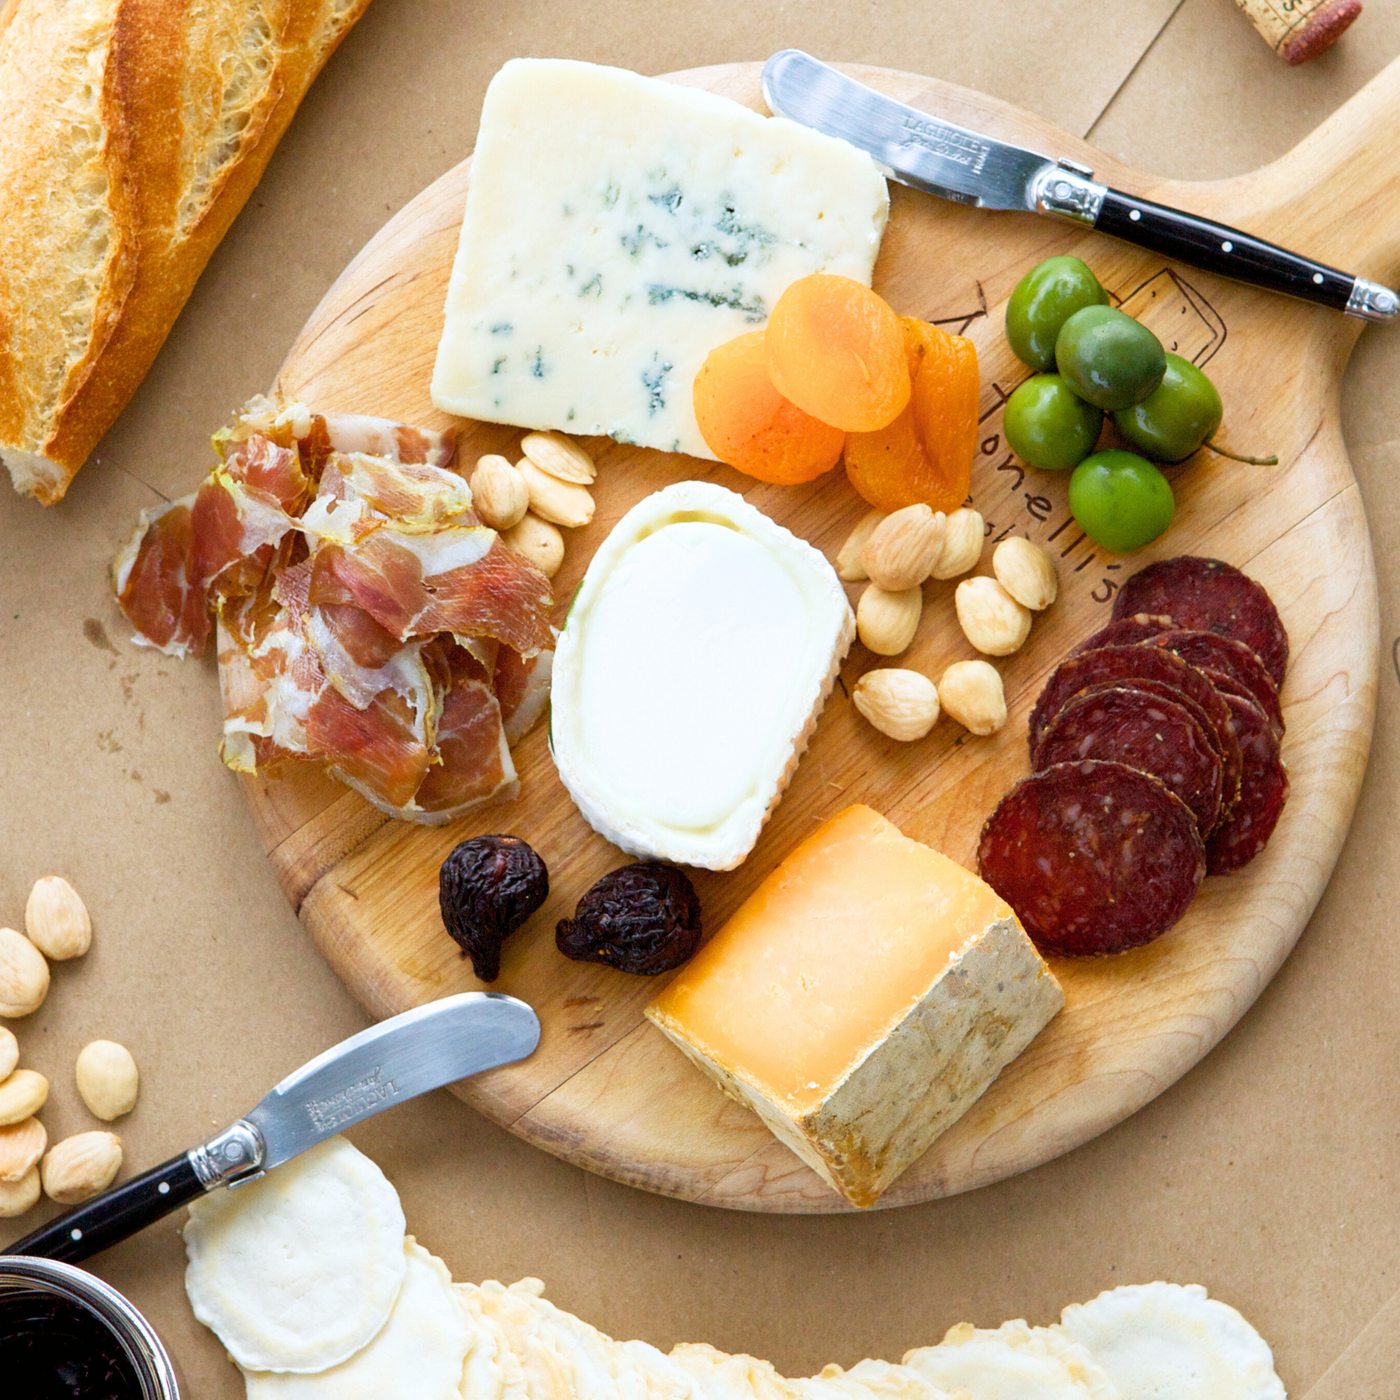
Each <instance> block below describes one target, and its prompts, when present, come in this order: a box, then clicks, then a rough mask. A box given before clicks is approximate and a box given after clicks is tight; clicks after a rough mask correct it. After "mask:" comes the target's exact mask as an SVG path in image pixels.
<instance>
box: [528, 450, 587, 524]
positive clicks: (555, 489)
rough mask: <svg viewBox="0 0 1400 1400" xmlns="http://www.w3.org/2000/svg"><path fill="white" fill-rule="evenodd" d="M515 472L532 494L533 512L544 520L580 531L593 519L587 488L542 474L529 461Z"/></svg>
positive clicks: (546, 473) (531, 504)
mask: <svg viewBox="0 0 1400 1400" xmlns="http://www.w3.org/2000/svg"><path fill="white" fill-rule="evenodd" d="M516 470H517V471H518V472H519V473H520V474H521V476H523V477H524V478H525V485H526V486H527V487H529V490H530V509H531V510H532V511H534V513H535V514H536V515H538V516H539V518H540V519H541V520H548V521H550V522H551V523H552V524H555V525H562V526H564V528H565V529H568V530H577V529H578V527H579V526H580V525H587V524H588V522H589V521H590V520H592V519H593V497H592V496H591V495H590V494H589V491H588V488H587V487H586V486H575V485H573V484H572V483H571V482H568V481H560V480H559V478H558V477H557V476H550V475H549V473H548V472H542V471H541V470H540V469H539V468H538V467H537V466H536V465H535V464H534V463H533V462H532V461H531V460H530V459H529V458H528V457H525V458H523V459H522V460H521V462H520V465H519V466H518V467H517V468H516Z"/></svg>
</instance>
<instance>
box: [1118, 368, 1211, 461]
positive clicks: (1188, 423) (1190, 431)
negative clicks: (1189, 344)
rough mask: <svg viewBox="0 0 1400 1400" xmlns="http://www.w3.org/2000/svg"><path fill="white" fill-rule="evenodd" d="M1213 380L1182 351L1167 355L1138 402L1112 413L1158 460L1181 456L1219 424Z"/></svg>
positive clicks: (1135, 443) (1125, 431) (1134, 441)
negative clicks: (1155, 383)
mask: <svg viewBox="0 0 1400 1400" xmlns="http://www.w3.org/2000/svg"><path fill="white" fill-rule="evenodd" d="M1223 413H1224V409H1223V408H1222V407H1221V404H1220V395H1219V394H1218V393H1217V392H1216V389H1215V385H1214V384H1212V383H1211V382H1210V380H1209V379H1207V378H1206V376H1205V375H1204V374H1203V373H1202V372H1201V371H1200V370H1198V369H1197V368H1196V366H1195V365H1193V364H1192V363H1191V361H1190V360H1183V359H1182V358H1181V356H1180V355H1170V354H1169V355H1168V356H1167V372H1166V374H1164V375H1163V376H1162V382H1161V383H1160V384H1159V385H1158V386H1157V387H1156V388H1155V389H1154V390H1153V391H1152V392H1151V393H1150V394H1149V395H1148V396H1147V397H1146V398H1145V399H1143V401H1142V402H1141V403H1135V404H1133V406H1132V407H1131V408H1120V409H1119V410H1118V412H1117V413H1115V414H1114V415H1113V421H1114V423H1115V424H1116V425H1117V428H1118V431H1119V432H1120V433H1122V434H1123V436H1124V437H1125V438H1127V439H1128V441H1129V442H1130V443H1132V445H1133V446H1134V447H1136V448H1137V449H1138V451H1140V452H1145V453H1146V454H1147V455H1148V456H1149V457H1153V458H1155V459H1156V460H1157V461H1159V462H1184V461H1185V460H1186V458H1188V457H1189V456H1190V455H1191V454H1192V453H1193V452H1194V451H1196V449H1197V448H1198V447H1200V445H1201V444H1202V443H1203V442H1204V441H1205V440H1206V439H1207V438H1208V437H1210V436H1211V435H1212V434H1213V433H1214V432H1215V430H1216V429H1217V428H1218V427H1219V426H1220V419H1221V416H1222V415H1223Z"/></svg>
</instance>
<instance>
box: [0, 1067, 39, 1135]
mask: <svg viewBox="0 0 1400 1400" xmlns="http://www.w3.org/2000/svg"><path fill="white" fill-rule="evenodd" d="M48 1097H49V1081H48V1080H47V1079H45V1078H44V1076H43V1075H42V1074H40V1073H39V1072H38V1070H33V1069H17V1070H15V1072H14V1073H13V1074H11V1075H10V1076H9V1078H7V1079H4V1080H0V1128H8V1127H9V1126H10V1125H11V1124H12V1123H22V1122H24V1120H25V1119H26V1118H32V1117H33V1116H34V1115H35V1114H36V1113H38V1111H39V1110H40V1109H41V1108H43V1106H44V1104H45V1103H47V1102H48Z"/></svg>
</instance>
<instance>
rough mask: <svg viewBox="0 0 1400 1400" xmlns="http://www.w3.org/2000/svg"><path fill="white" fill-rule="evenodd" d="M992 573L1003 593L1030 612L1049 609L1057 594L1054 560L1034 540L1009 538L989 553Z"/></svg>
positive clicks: (1018, 537) (1057, 576)
mask: <svg viewBox="0 0 1400 1400" xmlns="http://www.w3.org/2000/svg"><path fill="white" fill-rule="evenodd" d="M992 572H993V573H994V574H995V575H996V576H997V581H998V582H999V583H1000V584H1001V586H1002V587H1003V588H1004V589H1006V591H1007V592H1008V593H1009V594H1010V595H1011V596H1012V597H1013V598H1014V599H1015V600H1016V601H1017V602H1018V603H1020V604H1021V605H1022V607H1027V608H1030V609H1031V611H1032V612H1039V611H1040V610H1041V609H1042V608H1048V607H1049V606H1050V604H1051V603H1053V602H1054V601H1055V596H1056V594H1058V593H1059V591H1060V576H1059V575H1058V574H1057V573H1056V572H1055V561H1054V560H1053V559H1052V558H1051V557H1050V556H1049V555H1048V554H1047V553H1046V552H1045V550H1043V549H1042V548H1041V547H1040V546H1039V545H1038V544H1036V543H1035V542H1034V541H1033V540H1027V539H1023V538H1022V537H1021V536H1020V535H1012V536H1011V537H1010V538H1009V539H1004V540H1002V542H1001V543H1000V544H999V545H997V547H996V549H994V550H993V551H992Z"/></svg>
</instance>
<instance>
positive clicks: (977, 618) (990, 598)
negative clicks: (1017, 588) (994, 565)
mask: <svg viewBox="0 0 1400 1400" xmlns="http://www.w3.org/2000/svg"><path fill="white" fill-rule="evenodd" d="M953 603H954V606H955V607H956V608H957V610H958V622H959V623H960V624H961V625H962V630H963V636H965V637H966V638H967V639H968V641H969V642H971V643H972V645H973V646H975V647H976V648H977V650H978V651H980V652H984V653H985V654H986V655H988V656H1010V655H1011V653H1012V652H1013V651H1018V650H1020V647H1021V644H1022V643H1023V642H1024V641H1025V640H1026V638H1027V637H1029V636H1030V633H1031V613H1030V609H1029V608H1026V607H1023V606H1022V605H1021V604H1020V603H1018V602H1017V601H1016V600H1015V599H1014V598H1013V597H1012V596H1011V595H1010V594H1009V593H1008V592H1007V591H1006V589H1004V588H1003V587H1002V586H1001V584H999V583H998V582H997V581H996V579H994V578H987V577H986V575H985V574H984V575H980V576H979V577H977V578H965V579H964V580H963V581H962V582H961V583H960V584H958V588H957V592H956V593H954V595H953Z"/></svg>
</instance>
